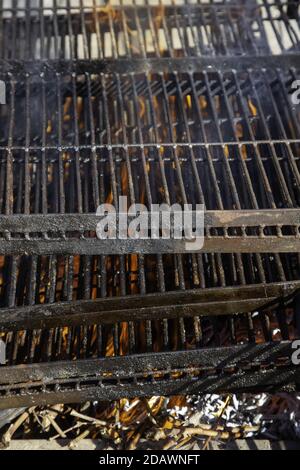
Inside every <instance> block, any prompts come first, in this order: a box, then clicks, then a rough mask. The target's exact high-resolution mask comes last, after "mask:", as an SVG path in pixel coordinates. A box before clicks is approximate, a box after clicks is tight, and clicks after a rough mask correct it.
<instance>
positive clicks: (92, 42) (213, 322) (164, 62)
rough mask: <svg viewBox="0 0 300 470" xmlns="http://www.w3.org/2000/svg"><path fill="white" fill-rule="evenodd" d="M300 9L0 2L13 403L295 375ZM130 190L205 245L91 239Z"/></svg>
mask: <svg viewBox="0 0 300 470" xmlns="http://www.w3.org/2000/svg"><path fill="white" fill-rule="evenodd" d="M296 7H297V2H290V3H289V5H288V6H287V5H286V4H285V3H284V2H267V1H263V2H254V1H251V2H236V3H235V5H233V2H214V3H206V4H200V3H199V4H198V3H196V2H195V3H193V4H188V3H182V4H179V5H178V4H174V3H173V4H170V5H162V4H157V5H138V6H136V5H135V4H132V5H123V4H117V5H113V6H104V5H101V4H100V2H97V1H96V0H95V1H94V2H93V1H91V2H83V1H82V2H80V1H79V2H77V3H76V2H72V1H65V2H59V1H57V2H55V1H54V2H46V1H44V2H43V1H40V2H30V4H29V2H26V1H25V2H24V1H23V2H17V1H13V2H12V3H11V5H8V3H7V2H1V3H0V23H1V22H2V26H3V28H2V33H1V34H2V35H0V39H1V40H0V58H1V59H4V60H2V61H1V74H0V79H1V80H3V81H4V82H5V83H6V87H7V105H6V106H0V125H1V129H2V133H1V136H0V213H1V214H2V215H1V217H0V253H1V256H0V307H1V308H0V329H1V331H2V333H1V335H2V338H4V339H5V341H6V344H7V364H6V365H5V366H4V367H2V368H1V377H0V394H1V400H0V407H7V406H23V405H26V404H29V403H54V402H57V401H59V402H68V401H77V400H87V399H90V398H91V397H93V399H96V398H99V399H101V398H112V399H113V398H115V397H120V396H123V395H127V396H136V395H143V394H159V393H161V394H164V393H179V392H193V391H202V390H205V391H209V390H211V391H213V390H232V389H234V390H254V389H256V390H258V389H259V390H261V389H264V390H270V389H272V388H274V387H275V388H282V387H284V386H287V385H288V384H292V386H295V384H296V383H299V381H300V377H299V368H297V367H296V366H293V365H292V364H291V359H290V357H291V341H292V340H293V339H295V338H297V337H299V335H300V326H299V288H300V273H299V251H300V209H299V202H300V193H299V188H300V175H299V161H300V153H299V144H300V129H299V106H295V105H293V104H292V102H291V96H290V95H291V91H292V83H293V82H294V81H295V80H297V79H298V78H300V77H299V75H300V73H299V71H300V62H299V55H298V53H296V52H297V49H298V47H299V17H298V16H297V8H296ZM283 53H285V54H283ZM274 54H279V55H278V56H276V55H274ZM220 56H222V57H223V59H222V60H220ZM41 59H43V60H41ZM46 59H47V60H46ZM71 59H73V60H71ZM121 195H126V196H128V198H129V201H130V203H134V202H141V203H144V204H145V205H146V206H148V207H149V206H150V205H151V203H158V204H161V203H163V202H167V203H175V202H176V203H180V204H184V203H190V204H192V205H193V206H194V205H195V204H196V203H204V204H205V207H206V214H205V244H204V248H203V250H201V251H200V252H196V253H186V249H185V247H184V244H183V243H179V242H178V243H177V242H175V241H171V242H170V241H168V242H163V241H162V240H160V241H157V242H155V241H153V240H152V241H151V242H150V243H149V242H148V241H147V243H146V242H145V241H143V240H141V241H140V243H139V242H137V241H135V242H134V243H132V242H126V243H122V241H120V240H119V241H113V240H107V241H103V240H98V239H97V238H95V230H94V227H95V224H96V217H95V215H94V214H95V211H96V208H97V206H98V205H99V204H100V203H103V202H111V203H114V204H116V203H117V201H118V197H119V196H121ZM106 242H107V243H106Z"/></svg>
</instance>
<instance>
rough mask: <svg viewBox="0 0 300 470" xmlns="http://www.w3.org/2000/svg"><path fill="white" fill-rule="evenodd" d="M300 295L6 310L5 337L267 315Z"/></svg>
mask: <svg viewBox="0 0 300 470" xmlns="http://www.w3.org/2000/svg"><path fill="white" fill-rule="evenodd" d="M299 290H300V281H295V282H289V283H287V282H285V283H274V284H267V285H250V286H244V287H241V286H239V287H224V288H223V289H218V288H217V289H216V288H211V289H202V290H197V289H193V290H185V291H181V292H163V293H156V294H147V295H139V296H129V297H128V296H127V297H119V298H117V299H115V298H113V297H112V298H107V299H98V300H92V301H91V300H82V301H78V302H65V303H54V304H48V305H35V306H30V307H17V308H10V309H2V310H1V317H0V328H1V330H2V331H4V330H6V331H14V330H16V331H18V330H20V329H21V328H25V329H28V330H30V329H33V328H35V329H45V328H53V327H56V326H71V325H82V324H84V325H94V324H99V323H101V324H102V323H103V324H105V323H108V324H110V323H112V322H113V321H117V322H126V321H136V320H143V319H149V320H159V319H164V318H165V319H167V318H184V317H187V316H189V317H190V316H197V315H200V316H208V315H229V314H234V313H237V312H238V313H244V312H248V311H254V310H259V309H263V308H264V309H265V308H266V305H269V306H270V305H272V304H274V303H276V302H277V303H278V302H279V300H278V299H279V298H280V299H281V300H280V302H282V301H284V300H285V301H286V300H287V298H290V297H292V296H293V295H294V294H295V293H296V292H298V291H299Z"/></svg>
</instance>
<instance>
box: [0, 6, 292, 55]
mask: <svg viewBox="0 0 300 470" xmlns="http://www.w3.org/2000/svg"><path fill="white" fill-rule="evenodd" d="M49 3H50V8H49ZM145 3H146V2H135V1H134V0H133V1H132V2H130V1H129V2H128V1H127V2H126V1H125V2H123V1H122V0H121V1H120V2H112V5H111V6H110V4H109V5H104V2H103V1H101V0H100V1H99V0H90V1H86V0H85V1H83V0H82V1H75V2H74V0H69V1H67V0H66V1H61V2H59V1H56V2H55V1H53V2H52V1H50V2H47V0H44V1H41V0H36V1H34V0H33V1H31V2H26V0H19V1H16V2H14V4H15V5H14V7H13V8H8V7H7V2H5V1H3V0H2V2H1V6H0V8H1V9H0V24H1V26H2V31H3V33H2V38H1V39H2V41H1V47H0V57H1V58H3V59H13V60H14V59H20V60H30V59H32V60H40V59H42V60H43V59H58V58H62V59H71V60H72V59H119V58H124V57H126V58H128V57H131V58H152V57H191V56H192V57H200V56H203V55H206V56H214V55H217V56H231V55H243V54H252V55H262V54H270V53H274V54H280V53H283V52H289V51H294V52H296V51H297V50H298V49H299V17H298V16H297V14H295V13H296V12H297V1H294V2H284V1H281V0H279V1H276V0H274V1H268V0H261V1H258V2H257V1H255V0H250V1H249V0H248V1H240V2H226V1H224V2H214V3H209V2H189V1H182V2H172V1H169V2H168V1H167V2H162V1H160V0H157V1H153V2H147V3H148V4H147V5H145ZM287 3H289V8H287V5H286V4H287Z"/></svg>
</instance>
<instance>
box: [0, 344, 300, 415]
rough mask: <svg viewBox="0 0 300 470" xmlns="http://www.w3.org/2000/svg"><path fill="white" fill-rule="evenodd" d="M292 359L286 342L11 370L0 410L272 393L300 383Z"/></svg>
mask: <svg viewBox="0 0 300 470" xmlns="http://www.w3.org/2000/svg"><path fill="white" fill-rule="evenodd" d="M290 354H291V343H289V342H282V343H281V344H280V345H274V344H268V343H266V344H264V345H260V346H257V345H256V346H252V347H251V346H234V347H231V348H219V349H218V353H217V354H212V351H211V350H209V349H202V350H201V351H197V352H196V353H195V352H192V351H185V352H176V353H171V354H168V353H161V354H153V355H151V354H147V355H146V356H142V355H140V356H136V357H135V358H130V357H122V358H121V357H120V358H105V359H97V360H84V361H76V363H74V362H73V363H70V362H62V363H57V364H56V366H55V369H53V367H52V365H51V364H41V365H40V364H39V365H31V366H28V367H27V368H26V369H24V368H22V367H20V366H14V367H8V368H6V369H5V373H4V374H3V375H2V376H1V379H0V380H1V385H0V393H1V401H0V407H1V408H6V407H8V406H11V407H15V406H28V404H31V405H34V404H36V403H40V404H46V403H48V404H49V403H50V404H51V403H55V400H57V399H59V402H60V403H66V402H67V403H68V402H73V401H75V402H77V401H85V400H90V399H93V400H95V399H97V400H101V399H105V400H107V399H118V398H120V397H122V396H123V395H124V393H126V396H129V397H131V396H140V395H145V394H146V395H148V394H153V393H156V394H158V395H168V394H179V393H182V392H184V393H201V391H204V390H205V393H208V392H210V391H213V390H214V391H215V390H217V391H223V392H224V391H230V390H240V391H252V390H269V391H271V390H272V389H273V387H276V389H280V388H284V387H286V388H287V387H288V386H289V384H292V383H295V382H299V378H300V375H299V368H297V367H296V366H292V365H291V364H290V363H289V358H290ZM223 364H224V365H226V370H223ZM231 369H233V371H232V372H230V371H231ZM106 370H107V371H108V372H106ZM222 370H223V372H222ZM125 371H126V372H125ZM127 371H130V373H129V374H128V372H127ZM262 371H263V372H262ZM170 378H171V380H170ZM168 387H169V388H168ZM6 391H8V392H9V395H8V396H6V393H5V392H6ZM92 397H93V398H92Z"/></svg>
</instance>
